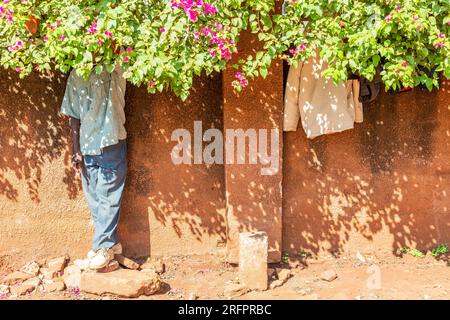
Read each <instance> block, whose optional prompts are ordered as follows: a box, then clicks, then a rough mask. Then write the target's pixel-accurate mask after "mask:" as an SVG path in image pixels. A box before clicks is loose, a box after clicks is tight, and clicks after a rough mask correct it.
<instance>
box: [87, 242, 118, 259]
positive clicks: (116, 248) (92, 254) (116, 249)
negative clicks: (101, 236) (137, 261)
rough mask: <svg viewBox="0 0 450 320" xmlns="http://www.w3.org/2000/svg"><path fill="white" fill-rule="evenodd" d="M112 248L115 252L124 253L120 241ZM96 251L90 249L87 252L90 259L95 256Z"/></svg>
mask: <svg viewBox="0 0 450 320" xmlns="http://www.w3.org/2000/svg"><path fill="white" fill-rule="evenodd" d="M111 250H112V252H113V253H114V254H122V244H121V243H120V242H119V243H117V244H115V245H114V246H112V247H111ZM96 253H97V252H95V251H94V250H92V249H91V250H89V252H88V253H87V257H88V259H92V258H93V257H95V254H96Z"/></svg>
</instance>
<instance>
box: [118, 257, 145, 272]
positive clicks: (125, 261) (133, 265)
mask: <svg viewBox="0 0 450 320" xmlns="http://www.w3.org/2000/svg"><path fill="white" fill-rule="evenodd" d="M114 259H116V260H117V261H118V262H119V263H120V264H121V265H122V266H124V267H125V268H128V269H131V270H138V269H139V267H140V265H139V263H136V262H134V261H133V260H131V259H129V258H127V257H125V256H123V255H121V254H116V255H114Z"/></svg>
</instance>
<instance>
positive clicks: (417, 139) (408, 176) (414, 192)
mask: <svg viewBox="0 0 450 320" xmlns="http://www.w3.org/2000/svg"><path fill="white" fill-rule="evenodd" d="M364 112H365V113H364V117H365V119H364V123H363V124H360V125H358V124H357V125H356V128H355V130H351V131H347V132H344V133H341V134H335V135H332V136H324V137H319V138H317V139H315V140H312V141H307V139H306V138H305V135H304V133H303V131H302V129H301V128H300V129H299V130H298V131H297V132H292V133H286V134H285V137H284V138H285V140H284V171H283V177H284V181H283V187H284V189H283V192H284V194H283V247H284V250H286V251H291V252H299V251H302V250H303V251H308V252H311V253H323V252H334V253H339V252H344V251H356V250H360V251H367V252H374V251H383V252H386V251H388V252H389V251H391V252H395V251H396V249H397V248H399V247H401V246H404V245H408V246H411V247H417V248H419V249H429V248H431V247H433V246H435V245H436V244H440V243H449V242H450V211H449V209H450V83H449V82H446V83H445V85H444V88H442V89H441V90H440V91H439V92H438V91H434V92H432V93H429V92H427V91H423V90H420V89H416V90H414V91H413V92H409V93H403V94H399V95H388V94H383V95H382V96H381V97H380V98H379V99H378V101H377V102H376V103H373V104H370V105H366V106H365V108H364Z"/></svg>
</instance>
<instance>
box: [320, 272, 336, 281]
mask: <svg viewBox="0 0 450 320" xmlns="http://www.w3.org/2000/svg"><path fill="white" fill-rule="evenodd" d="M337 277H338V275H337V274H336V272H335V271H334V270H327V271H324V272H322V274H321V275H320V278H321V279H322V280H325V281H328V282H330V281H333V280H335V279H336V278H337Z"/></svg>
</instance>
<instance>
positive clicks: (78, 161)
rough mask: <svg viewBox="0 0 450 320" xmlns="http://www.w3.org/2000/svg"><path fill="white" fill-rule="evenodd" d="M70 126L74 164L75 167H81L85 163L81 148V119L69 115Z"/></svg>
mask: <svg viewBox="0 0 450 320" xmlns="http://www.w3.org/2000/svg"><path fill="white" fill-rule="evenodd" d="M69 126H70V132H71V136H72V165H73V167H74V168H75V169H80V168H81V167H82V164H83V155H82V154H81V149H80V120H79V119H77V118H73V117H69Z"/></svg>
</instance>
